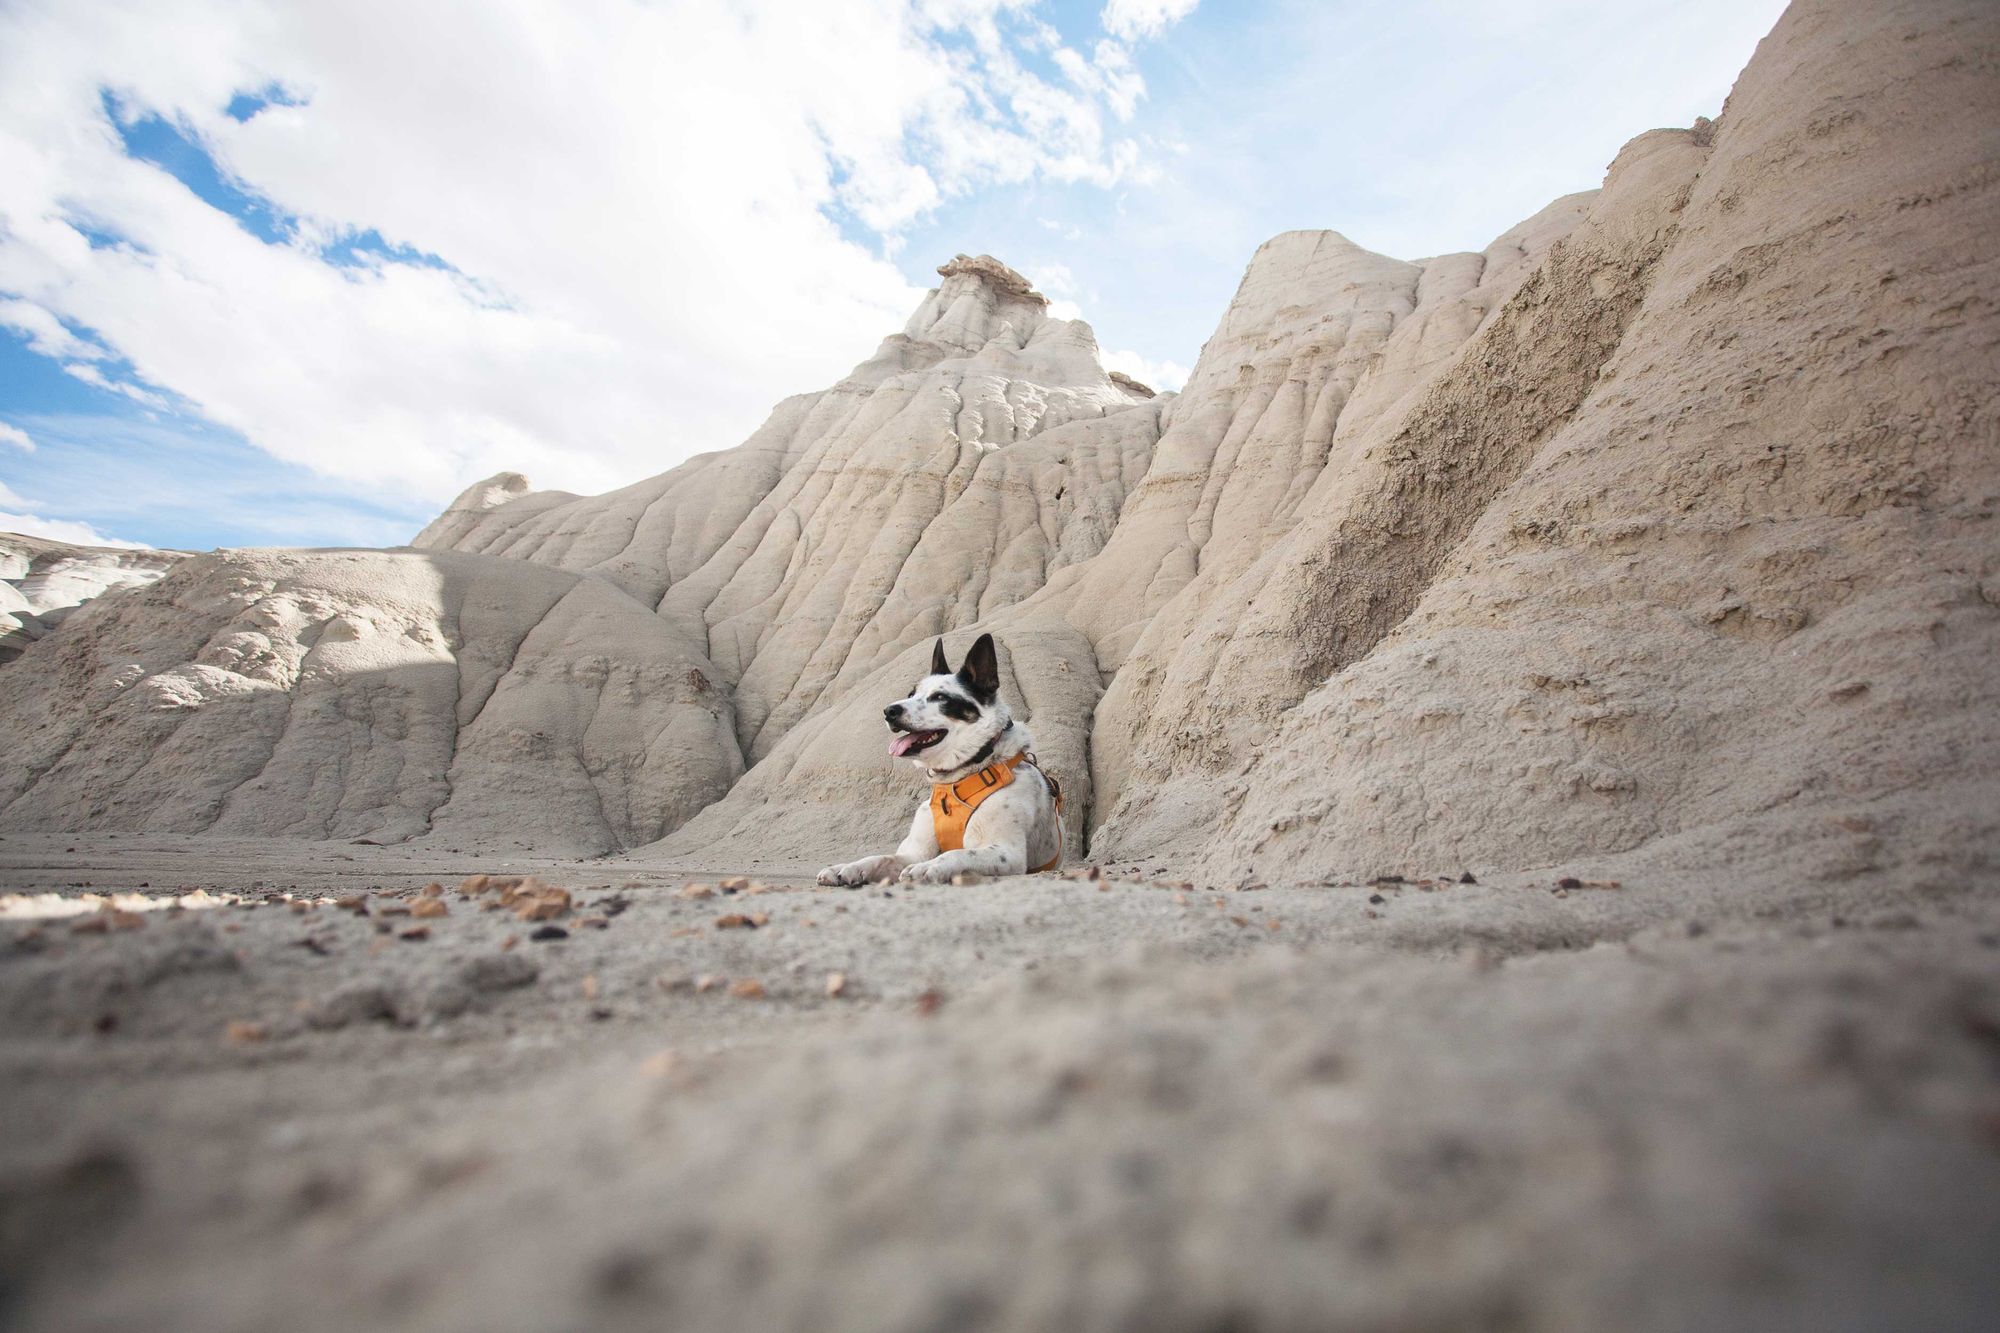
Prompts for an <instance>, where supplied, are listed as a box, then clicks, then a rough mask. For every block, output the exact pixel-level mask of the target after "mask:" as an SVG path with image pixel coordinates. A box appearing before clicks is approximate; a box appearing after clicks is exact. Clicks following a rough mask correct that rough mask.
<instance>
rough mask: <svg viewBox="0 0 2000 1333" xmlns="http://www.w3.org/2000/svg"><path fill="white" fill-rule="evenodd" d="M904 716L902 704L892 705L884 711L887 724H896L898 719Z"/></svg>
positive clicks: (883, 714)
mask: <svg viewBox="0 0 2000 1333" xmlns="http://www.w3.org/2000/svg"><path fill="white" fill-rule="evenodd" d="M902 715H903V705H901V704H890V705H889V706H888V707H887V708H885V709H883V710H882V718H883V720H884V721H886V722H894V721H895V720H896V719H897V718H899V717H901V716H902Z"/></svg>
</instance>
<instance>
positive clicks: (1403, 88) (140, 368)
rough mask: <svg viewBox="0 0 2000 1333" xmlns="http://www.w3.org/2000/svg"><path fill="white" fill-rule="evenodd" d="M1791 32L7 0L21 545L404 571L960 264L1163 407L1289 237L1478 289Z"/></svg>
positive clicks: (1174, 10)
mask: <svg viewBox="0 0 2000 1333" xmlns="http://www.w3.org/2000/svg"><path fill="white" fill-rule="evenodd" d="M1780 10H1781V6H1780V5H1778V4H1775V3H1744V2H1742V0H1733V2H1731V3H1723V2H1721V0H1688V2H1687V3H1682V4H1678V5H1674V6H1658V5H1652V4H1637V3H1621V2H1617V0H1603V2H1600V3H1588V4H1587V3H1581V2H1580V0H1521V2H1519V3H1509V4H1500V3H1474V2H1473V0H1410V2H1409V3H1375V2H1373V0H1328V2H1325V3H1302V2H1293V0H1263V2H1261V3H1251V2H1250V0H1241V2H1238V3H1225V2H1224V0H1199V3H1195V2H1194V0H1110V3H1108V4H1103V3H1080V2H1077V0H1063V2H1060V3H1042V4H1034V3H1030V2H1029V0H841V2H840V3H806V0H796V2H794V0H679V2H678V3H676V4H672V5H665V6H662V5H649V4H642V3H639V0H575V2H574V3H570V4H565V5H561V6H555V5H548V4H542V3H530V0H439V3H436V4H434V5H431V6H427V7H426V8H425V9H424V10H422V11H418V12H416V14H415V16H413V11H410V10H409V9H408V8H407V7H403V6H399V5H396V4H394V3H391V0H357V2H356V3H353V4H349V5H344V6H341V7H340V9H339V12H338V13H337V14H336V13H334V11H333V10H332V8H330V7H327V6H320V5H313V4H309V3H306V2H305V0H297V3H291V4H281V3H275V2H274V3H266V4H262V5H248V6H238V5H233V4H228V3H224V2H223V0H152V2H151V3H148V4H145V5H128V4H119V3H113V2H112V0H67V2H65V3H54V2H52V0H42V2H39V3H38V2H36V0H0V528H4V527H9V526H12V527H36V528H38V529H39V530H42V531H47V532H50V533H52V534H55V535H64V536H69V537H71V538H78V537H86V536H90V535H99V536H104V537H109V538H116V539H122V540H130V541H138V542H143V543H147V544H154V545H164V546H177V547H184V548H205V547H209V546H214V545H267V544H268V545H292V544H298V545H309V544H343V543H365V544H384V543H390V542H395V541H400V540H405V539H407V537H408V536H409V535H410V534H411V533H413V532H414V531H415V530H416V528H417V527H419V526H421V525H422V524H423V523H424V522H425V521H426V520H427V519H428V518H429V517H430V515H432V514H433V513H435V512H436V510H437V509H438V508H439V507H440V506H441V505H442V504H443V503H444V502H445V501H447V500H448V499H449V498H450V497H451V495H452V494H454V493H456V491H457V490H459V489H460V488H462V487H463V486H464V485H466V484H468V483H470V482H471V481H474V480H476V479H478V478H480V477H483V476H486V475H489V474H490V473H492V472H494V471H497V470H499V469H501V468H503V467H505V468H514V469H517V470H520V471H524V472H526V473H528V475H529V476H530V478H531V479H532V480H533V481H534V482H535V483H536V484H537V485H544V486H559V487H563V488H565V489H572V490H579V491H592V490H600V489H604V488H607V487H610V486H614V485H618V484H622V483H624V482H628V481H632V480H636V479H638V478H640V477H643V476H646V475H650V474H651V473H654V472H657V471H660V470H662V469H664V468H666V467H669V466H672V465H673V464H674V463H676V462H678V461H680V460H681V459H683V458H685V457H687V456H689V455H691V454H693V453H696V452H700V451H702V450H706V449H713V448H721V447H726V446H728V445H730V444H734V443H736V442H737V441H739V440H740V439H742V438H743V437H744V436H745V435H746V434H748V432H749V431H750V430H751V429H753V428H754V427H755V425H756V424H757V422H758V421H759V420H761V419H762V417H763V415H764V414H765V413H766V412H767V411H768V410H769V408H770V406H771V405H772V404H773V403H774V402H775V401H776V400H777V399H778V398H779V397H781V396H783V395H785V394H788V393H795V392H800V391H804V390H808V389H813V388H817V387H820V386H822V385H824V384H827V383H829V382H831V381H832V380H834V379H836V378H838V377H839V375H840V374H841V373H842V372H843V371H844V370H845V369H846V368H847V367H848V366H850V365H852V364H853V363H855V362H857V361H859V360H860V359H862V358H863V357H865V356H866V355H867V354H868V352H869V351H870V349H871V348H872V347H873V346H874V344H875V343H876V341H878V340H879V339H880V338H881V337H882V336H883V335H884V334H886V333H889V332H892V331H893V330H894V329H896V328H897V327H899V326H900V324H901V322H902V320H903V319H904V318H905V317H906V315H907V313H908V311H909V310H910V309H911V308H912V307H913V306H914V305H915V303H916V301H917V299H918V296H919V294H920V292H921V289H922V288H923V287H925V286H928V285H929V284H930V282H931V281H933V278H932V274H931V271H932V269H933V268H934V267H935V265H936V264H938V263H939V262H941V261H942V260H944V259H947V258H949V257H950V256H951V255H952V254H954V253H956V252H959V251H967V252H973V253H978V252H989V253H992V254H995V255H998V256H999V257H1001V258H1002V259H1004V260H1006V261H1007V262H1008V263H1010V264H1012V265H1014V266H1015V267H1016V268H1019V269H1021V270H1022V271H1023V272H1025V273H1027V274H1029V275H1030V276H1031V277H1032V278H1034V279H1035V280H1036V281H1037V282H1038V284H1040V285H1041V287H1042V289H1043V290H1044V291H1046V292H1047V293H1048V294H1049V295H1050V296H1051V297H1053V298H1055V299H1056V300H1057V301H1058V302H1059V303H1061V305H1062V307H1063V308H1064V309H1065V310H1066V311H1068V310H1070V309H1071V308H1073V310H1074V312H1075V313H1079V314H1080V315H1081V316H1082V317H1083V318H1087V319H1089V320H1090V321H1091V323H1092V325H1093V327H1094V328H1095V329H1096V331H1097V334H1098V340H1099V342H1100V344H1101V346H1102V347H1103V348H1104V350H1105V352H1106V356H1107V361H1108V362H1109V363H1111V364H1114V365H1116V366H1118V367H1119V368H1122V369H1126V370H1128V371H1130V372H1131V373H1134V374H1137V375H1139V376H1140V377H1141V378H1147V379H1150V380H1152V381H1153V382H1155V383H1157V384H1159V385H1161V386H1162V387H1171V386H1173V385H1174V384H1175V383H1177V382H1178V378H1179V377H1180V376H1181V375H1184V374H1185V371H1186V368H1187V367H1189V366H1191V365H1192V364H1193V361H1194V358H1195V356H1196V355H1197V353H1198V351H1199V349H1200V346H1201V343H1202V340H1203V339H1204V338H1205V337H1206V336H1207V335H1208V333H1209V332H1210V331H1211V329H1212V327H1213V325H1214V323H1215V321H1216V320H1217V319H1218V317H1219V316H1220V314H1221V312H1222V309H1223V307H1224V305H1225V304H1226V303H1227V301H1228V299H1229V296H1230V293H1231V292H1232V291H1233V290H1234V288H1235V285H1236V282H1237V280H1238V279H1239V277H1240V276H1241V273H1242V269H1243V266H1244V264H1245V263H1246V261H1247V260H1248V258H1249V256H1250V254H1251V252H1252V251H1253V250H1254V249H1255V248H1256V246H1257V245H1258V244H1259V243H1260V242H1262V241H1263V240H1264V239H1266V238H1267V237H1269V236H1270V235H1272V234H1275V233H1276V232H1279V231H1283V230H1287V229H1290V228H1295V227H1332V228H1335V229H1338V230H1340V231H1342V232H1344V233H1345V234H1346V235H1348V236H1349V237H1351V238H1352V239H1354V240H1356V241H1358V242H1360V243H1361V244H1363V245H1367V246H1370V247H1372V248H1375V249H1378V250H1381V251H1384V252H1385V253H1390V254H1395V255H1399V256H1402V257H1405V258H1416V257H1420V256H1424V255H1429V254H1435V253H1439V252H1441V251H1446V250H1453V249H1473V248H1478V247H1481V246H1483V245H1485V244H1486V243H1487V242H1488V241H1489V240H1491V239H1492V238H1493V237H1494V236H1495V235H1497V234H1498V233H1499V232H1501V231H1504V230H1505V229H1506V228H1507V227H1509V226H1511V225H1512V224H1513V223H1515V222H1517V221H1519V220H1521V219H1522V218H1524V217H1526V216H1528V215H1529V214H1531V213H1533V212H1534V211H1536V210H1537V209H1539V208H1540V207H1542V206H1543V205H1544V204H1546V203H1547V202H1549V200H1551V199H1553V198H1555V197H1556V196H1558V195H1561V194H1564V193H1568V192H1571V191H1574V190H1580V189H1588V188H1591V187H1593V186H1594V185H1596V184H1597V182H1598V181H1599V179H1600V178H1601V176H1602V173H1603V169H1604V167H1605V165H1606V164H1607V163H1608V162H1609V161H1610V159H1611V157H1612V155H1613V154H1614V153H1615V152H1616V151H1617V148H1618V146H1619V145H1620V144H1622V143H1623V142H1624V141H1625V140H1627V139H1629V138H1631V137H1632V136H1633V135H1636V134H1638V133H1640V132H1642V131H1644V130H1646V129H1649V128H1653V127H1655V126H1659V125H1685V124H1687V123H1689V122H1690V121H1692V119H1693V118H1694V116H1696V115H1700V114H1708V115H1713V114H1715V113H1716V111H1717V110H1718V109H1719V108H1720V106H1721V103H1722V99H1723V97H1724V95H1725V94H1726V93H1727V91H1728V88H1729V85H1730V83H1731V82H1732V81H1733V79H1734V77H1735V75H1736V73H1737V71H1738V70H1739V69H1740V68H1741V66H1742V65H1743V64H1744V62H1745V61H1746V60H1747V59H1748V58H1749V56H1750V54H1751V51H1752V49H1753V48H1754V46H1755V44H1756V42H1757V40H1758V39H1759V38H1760V37H1761V36H1762V35H1763V33H1764V32H1765V31H1767V30H1768V29H1769V27H1770V26H1771V24H1772V23H1773V22H1775V21H1776V18H1777V16H1778V14H1779V12H1780ZM384 32H391V33H393V34H394V36H395V40H394V41H383V40H381V34H382V33H384ZM163 53H165V55H166V56H167V58H165V59H162V54H163Z"/></svg>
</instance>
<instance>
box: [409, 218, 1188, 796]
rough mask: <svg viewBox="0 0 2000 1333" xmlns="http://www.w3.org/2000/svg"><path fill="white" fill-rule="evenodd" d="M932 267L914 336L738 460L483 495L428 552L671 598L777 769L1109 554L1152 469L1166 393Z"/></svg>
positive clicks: (954, 271) (749, 747) (1009, 299)
mask: <svg viewBox="0 0 2000 1333" xmlns="http://www.w3.org/2000/svg"><path fill="white" fill-rule="evenodd" d="M938 273H939V275H940V276H941V278H942V279H943V281H942V282H941V283H940V284H939V285H938V287H937V288H936V289H935V290H934V291H932V292H931V293H930V294H929V295H928V296H927V297H926V298H925V300H924V302H923V303H922V304H921V305H920V306H919V307H918V309H917V311H916V313H915V314H913V315H912V316H911V317H910V320H909V322H908V324H906V325H905V326H904V328H903V331H902V332H900V333H897V334H893V335H891V336H890V337H888V338H886V339H884V340H883V342H882V345H881V347H880V348H878V349H877V351H876V353H875V355H874V356H872V357H870V358H869V359H868V360H867V361H864V362H863V363H862V364H861V365H860V366H858V367H856V368H855V370H854V372H853V373H852V374H851V375H849V376H848V378H847V379H845V380H844V381H842V382H841V383H840V384H838V385H836V386H834V387H833V388H832V389H829V390H826V391H824V392H822V393H818V394H811V395H806V396H804V397H800V398H794V399H789V400H787V401H786V402H785V403H782V404H780V405H779V407H778V409H777V411H776V412H775V413H774V414H773V415H772V418H771V420H770V421H768V422H767V423H765V425H764V426H763V427H762V428H761V429H760V430H759V431H758V432H757V434H756V435H754V436H752V437H751V439H750V440H749V441H748V442H747V443H745V444H744V445H742V446H740V447H739V448H737V449H733V450H730V451H727V452H725V453H721V454H709V455H704V456H702V457H700V458H696V459H693V460H691V461H690V462H688V463H686V464H684V465H683V466H682V467H680V468H677V469H675V470H674V471H672V472H669V473H667V474H665V475H664V476H662V477H658V478H655V479H654V480H652V481H649V482H642V483H640V484H639V485H638V486H634V487H629V488H627V489H626V490H624V491H619V492H614V493H612V494H611V495H607V496H599V497H595V498H592V499H586V500H577V499H574V498H572V497H544V496H542V495H539V494H532V493H531V494H527V495H524V496H521V497H519V498H516V499H513V500H509V501H505V502H503V503H501V504H499V505H497V506H493V505H491V504H489V503H488V499H489V497H490V496H491V495H492V493H493V488H492V486H491V484H490V483H488V484H482V486H480V487H475V488H473V490H472V491H470V492H468V493H467V496H466V497H465V498H463V499H461V500H460V501H459V502H458V503H456V504H454V506H453V507H452V510H451V511H450V512H449V513H448V514H447V515H446V518H445V519H441V520H440V521H439V523H437V524H433V525H432V527H431V528H430V529H426V531H425V533H424V535H423V536H421V537H419V539H418V545H419V546H451V547H454V548H456V549H460V550H470V551H480V552H486V553H490V554H495V555H507V556H512V557H515V558H519V559H525V560H530V561H534V562H536V563H542V564H552V565H555V566H557V567H559V568H563V569H570V570H576V571H586V570H587V571H591V572H594V573H598V574H601V575H603V576H604V577H606V578H609V579H611V580H612V581H614V582H616V583H618V584H619V585H620V586H621V587H623V588H625V589H626V590H627V591H629V592H630V593H632V595H633V596H635V597H637V598H638V599H639V600H641V601H643V602H646V603H648V604H649V605H653V606H655V607H657V609H658V611H659V613H660V615H661V616H662V617H664V618H665V619H667V620H668V621H669V622H671V623H672V624H674V625H675V626H677V627H678V628H679V629H681V630H682V631H683V632H684V633H686V634H688V635H689V636H690V637H691V638H693V639H694V640H695V641H697V642H700V643H703V644H705V645H706V649H707V651H708V653H709V655H710V656H711V657H712V658H713V660H714V661H715V664H716V666H717V667H718V669H720V671H721V672H722V673H723V676H724V678H725V680H726V681H727V682H728V684H729V685H730V687H731V688H732V689H733V691H734V697H735V701H736V711H737V724H738V727H739V732H740V739H741V741H742V744H743V750H744V753H745V754H746V755H747V756H748V757H750V758H751V759H752V760H755V759H760V758H762V757H763V756H764V755H766V754H768V753H770V751H771V750H772V748H773V747H774V746H775V745H777V744H778V742H779V741H780V740H781V739H782V738H783V736H784V735H785V734H786V732H788V731H789V730H790V729H791V728H792V727H793V726H795V725H796V724H797V723H798V722H799V720H800V719H802V718H803V717H805V716H806V715H807V714H808V713H810V712H811V711H812V710H813V709H815V708H816V707H818V706H820V705H821V704H823V703H825V702H827V701H828V700H830V699H832V698H834V697H837V696H838V695H840V694H842V693H843V692H845V691H846V690H847V689H849V688H851V687H852V686H853V685H854V684H855V683H856V682H858V681H860V680H861V679H863V678H864V677H865V676H866V675H867V674H868V673H869V672H870V671H872V670H873V669H875V668H876V667H878V666H881V665H882V664H883V663H885V662H888V661H891V660H893V659H894V658H895V657H896V656H897V655H898V654H900V653H902V652H904V651H905V650H907V649H909V648H911V647H913V646H915V645H919V644H923V645H926V646H927V645H928V642H929V640H930V638H931V637H932V636H934V635H936V634H938V633H940V632H942V631H945V630H948V629H952V628H956V627H958V626H961V625H966V624H970V623H972V622H973V621H975V620H978V619H980V618H981V617H983V616H987V615H991V614H993V613H994V612H996V611H998V610H999V609H1000V608H1001V607H1003V606H1006V605H1008V604H1010V603H1012V602H1014V601H1018V600H1019V599H1021V598H1022V597H1025V596H1028V595H1030V594H1032V593H1034V592H1036V591H1038V590H1039V589H1040V588H1041V587H1042V586H1043V585H1044V584H1045V583H1046V582H1047V581H1048V578H1049V577H1050V575H1051V574H1052V573H1053V572H1055V571H1056V570H1059V569H1062V568H1066V567H1069V566H1072V565H1075V564H1079V563H1081V562H1083V561H1085V560H1087V559H1089V558H1090V557H1091V556H1093V555H1095V554H1096V553H1097V551H1098V550H1100V549H1101V548H1102V546H1103V544H1104V541H1105V539H1106V538H1107V537H1108V535H1109V533H1110V531H1111V529H1112V528H1113V527H1114V526H1116V523H1117V521H1118V515H1119V513H1120V510H1121V508H1122V506H1123V503H1124V499H1125V496H1126V495H1127V493H1128V492H1129V491H1130V490H1131V488H1132V487H1133V486H1135V485H1136V484H1138V481H1139V479H1140V478H1141V477H1142V476H1144V475H1145V472H1146V469H1147V466H1148V460H1149V456H1150V453H1151V450H1152V446H1153V444H1154V441H1155V439H1156V437H1157V433H1158V418H1159V411H1160V406H1159V403H1158V401H1157V400H1155V399H1154V398H1153V396H1152V394H1151V391H1150V390H1146V389H1144V388H1143V387H1142V386H1136V385H1133V386H1127V385H1120V384H1117V383H1114V382H1113V381H1112V379H1111V377H1110V376H1109V375H1107V374H1106V373H1105V371H1104V369H1103V367H1102V366H1101V365H1100V364H1099V361H1098V352H1097V343H1096V339H1095V337H1094V336H1093V335H1092V334H1091V331H1090V328H1089V326H1088V325H1087V324H1084V323H1082V322H1080V321H1074V320H1061V319H1055V318H1052V317H1051V316H1050V315H1049V314H1048V311H1047V305H1048V303H1047V301H1046V300H1045V299H1044V298H1043V297H1042V296H1041V295H1040V294H1038V293H1036V292H1034V291H1033V290H1032V289H1031V288H1030V287H1029V285H1028V283H1027V281H1026V280H1025V279H1023V278H1022V277H1021V276H1020V275H1019V274H1017V273H1015V272H1014V271H1013V270H1012V269H1009V268H1007V267H1006V266H1005V265H1003V264H1001V263H999V261H997V260H994V259H992V258H991V257H990V256H980V257H978V258H968V257H966V256H963V255H961V256H959V257H958V258H956V259H954V260H952V261H951V262H950V263H948V264H945V265H943V266H941V267H940V268H939V270H938ZM453 514H461V515H463V517H464V520H465V521H452V522H447V521H446V520H449V519H451V517H452V515H453Z"/></svg>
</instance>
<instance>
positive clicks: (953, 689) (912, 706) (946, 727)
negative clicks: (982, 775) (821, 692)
mask: <svg viewBox="0 0 2000 1333" xmlns="http://www.w3.org/2000/svg"><path fill="white" fill-rule="evenodd" d="M882 719H883V721H885V722H887V723H888V724H889V731H890V732H891V736H890V739H889V753H890V754H891V755H892V756H893V757H895V758H898V759H911V760H914V761H915V762H916V763H917V764H919V765H920V766H922V767H924V768H928V769H933V770H936V771H938V772H943V771H945V770H947V769H952V768H957V767H959V766H960V765H962V764H966V763H970V762H971V761H972V758H973V756H975V755H977V754H978V753H979V751H980V750H981V749H982V748H983V747H984V746H985V745H986V744H987V742H989V741H991V740H992V739H993V738H994V737H995V736H998V735H999V734H1000V733H1001V732H1002V731H1005V730H1006V729H1007V724H1008V723H1009V722H1011V721H1013V717H1012V715H1011V714H1009V713H1008V711H1007V705H1006V704H1005V703H1003V702H1001V699H1000V659H999V657H998V655H997V654H996V653H995V652H994V649H993V636H992V635H991V634H982V635H980V636H979V641H978V642H977V643H974V644H973V645H972V651H971V652H969V653H967V654H966V655H965V664H964V665H963V666H961V667H959V669H958V670H956V671H953V670H952V669H951V663H949V662H948V661H946V660H945V655H944V640H943V639H939V640H938V641H937V644H936V646H935V647H933V648H932V649H931V674H930V675H928V676H925V677H924V678H923V679H922V680H920V681H918V682H917V687H916V688H915V689H914V690H911V691H910V697H909V698H907V699H898V700H897V701H896V702H895V703H892V704H890V705H889V706H888V707H887V708H884V709H883V710H882Z"/></svg>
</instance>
